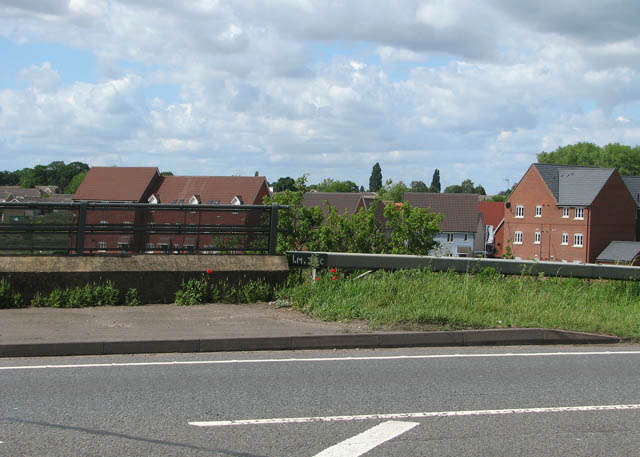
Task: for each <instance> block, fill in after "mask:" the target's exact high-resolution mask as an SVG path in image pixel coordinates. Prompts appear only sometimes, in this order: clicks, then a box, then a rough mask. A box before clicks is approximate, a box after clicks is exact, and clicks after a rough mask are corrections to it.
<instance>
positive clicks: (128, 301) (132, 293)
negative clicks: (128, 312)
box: [124, 288, 142, 306]
mask: <svg viewBox="0 0 640 457" xmlns="http://www.w3.org/2000/svg"><path fill="white" fill-rule="evenodd" d="M124 304H125V305H127V306H140V305H142V301H141V300H140V297H139V295H138V289H134V288H131V289H129V290H127V293H126V294H125V296H124Z"/></svg>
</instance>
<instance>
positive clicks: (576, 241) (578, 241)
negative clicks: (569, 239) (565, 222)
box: [573, 233, 584, 248]
mask: <svg viewBox="0 0 640 457" xmlns="http://www.w3.org/2000/svg"><path fill="white" fill-rule="evenodd" d="M583 238H584V237H583V236H582V233H574V235H573V247H574V248H581V247H582V240H583Z"/></svg>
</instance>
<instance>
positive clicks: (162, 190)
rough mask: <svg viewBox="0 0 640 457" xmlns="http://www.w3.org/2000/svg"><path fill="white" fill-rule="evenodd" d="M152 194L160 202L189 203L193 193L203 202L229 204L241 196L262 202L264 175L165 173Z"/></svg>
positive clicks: (247, 200) (253, 202) (244, 200)
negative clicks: (180, 174)
mask: <svg viewBox="0 0 640 457" xmlns="http://www.w3.org/2000/svg"><path fill="white" fill-rule="evenodd" d="M158 182H159V184H158V185H156V186H155V187H154V189H153V192H152V194H153V195H155V196H156V198H158V200H159V203H180V200H182V203H184V204H187V203H189V199H190V198H191V197H193V196H194V195H196V196H197V198H199V199H200V203H202V204H205V205H207V204H221V205H228V204H230V203H231V200H233V197H235V196H238V197H239V198H240V199H241V200H242V203H243V204H245V205H262V196H261V194H260V191H261V189H262V186H263V185H264V186H265V190H266V191H267V192H268V186H267V181H266V179H265V177H264V176H163V177H162V178H161V179H160V180H159V181H158Z"/></svg>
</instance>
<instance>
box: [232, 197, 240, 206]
mask: <svg viewBox="0 0 640 457" xmlns="http://www.w3.org/2000/svg"><path fill="white" fill-rule="evenodd" d="M231 204H232V205H242V195H236V196H235V197H233V198H232V199H231Z"/></svg>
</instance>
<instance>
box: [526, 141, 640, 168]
mask: <svg viewBox="0 0 640 457" xmlns="http://www.w3.org/2000/svg"><path fill="white" fill-rule="evenodd" d="M538 162H540V163H549V164H556V165H579V166H593V167H603V168H617V169H618V172H619V173H620V174H621V175H623V176H637V175H640V146H635V147H631V146H627V145H623V144H620V143H610V144H607V145H605V146H604V147H600V146H598V145H596V144H594V143H585V142H581V143H576V144H570V145H567V146H561V147H559V148H557V149H556V150H555V151H552V152H544V151H543V152H541V153H540V154H538Z"/></svg>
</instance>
